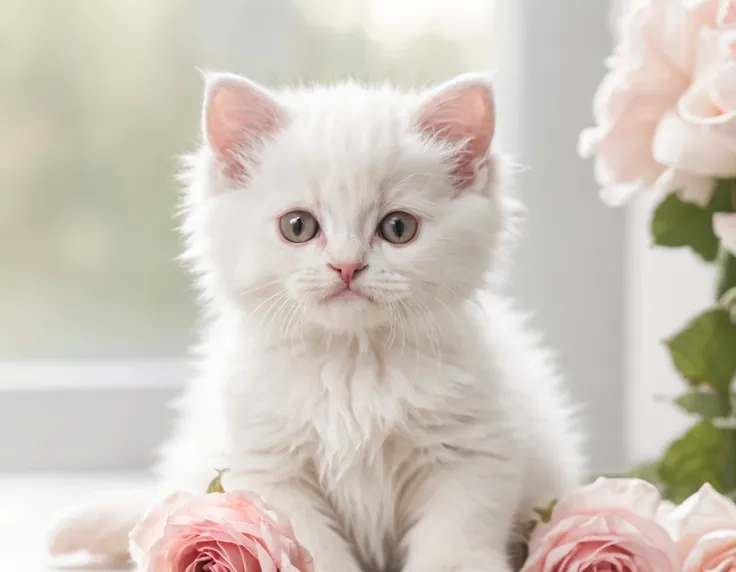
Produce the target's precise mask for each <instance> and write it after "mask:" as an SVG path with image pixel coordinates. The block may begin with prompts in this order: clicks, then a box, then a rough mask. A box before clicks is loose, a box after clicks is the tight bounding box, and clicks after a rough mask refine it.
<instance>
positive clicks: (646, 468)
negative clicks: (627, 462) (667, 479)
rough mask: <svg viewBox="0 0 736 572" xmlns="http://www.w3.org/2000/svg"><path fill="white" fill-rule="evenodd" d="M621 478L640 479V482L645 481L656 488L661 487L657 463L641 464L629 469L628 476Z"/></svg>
mask: <svg viewBox="0 0 736 572" xmlns="http://www.w3.org/2000/svg"><path fill="white" fill-rule="evenodd" d="M623 476H624V477H626V478H629V479H641V480H642V481H647V482H648V483H652V484H653V485H654V486H655V487H657V488H660V487H661V486H662V477H661V475H660V474H659V461H649V462H647V463H641V464H640V465H637V466H636V467H634V468H633V469H631V471H629V472H628V474H626V475H623Z"/></svg>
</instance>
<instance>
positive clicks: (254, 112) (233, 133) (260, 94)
mask: <svg viewBox="0 0 736 572" xmlns="http://www.w3.org/2000/svg"><path fill="white" fill-rule="evenodd" d="M205 82H206V85H205V97H204V106H203V107H204V108H203V111H202V131H203V134H204V138H205V142H206V143H207V145H208V146H209V148H210V149H211V150H212V153H213V154H214V156H215V160H216V161H218V162H219V163H220V164H221V165H222V168H223V171H224V173H225V175H227V176H228V177H230V178H238V177H242V176H244V175H246V174H247V173H245V164H244V160H245V158H246V157H247V155H248V153H249V151H250V150H251V149H252V148H253V147H254V146H255V145H257V144H258V143H259V142H260V141H262V140H263V139H264V138H265V137H268V136H269V135H273V134H274V133H276V132H277V131H278V130H279V129H280V128H281V127H282V125H283V122H284V120H285V116H286V114H285V112H284V110H283V109H282V108H281V106H280V105H279V103H278V102H277V101H276V99H275V97H274V96H273V95H271V94H270V93H269V92H268V91H267V90H266V89H265V88H263V87H260V86H259V85H257V84H255V83H253V82H251V81H249V80H247V79H245V78H242V77H239V76H236V75H232V74H224V73H217V74H206V75H205Z"/></svg>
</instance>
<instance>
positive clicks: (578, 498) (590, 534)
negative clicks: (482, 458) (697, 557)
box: [522, 479, 680, 572]
mask: <svg viewBox="0 0 736 572" xmlns="http://www.w3.org/2000/svg"><path fill="white" fill-rule="evenodd" d="M661 503H662V499H661V497H660V496H659V493H658V492H657V489H656V488H655V487H654V486H652V485H650V484H649V483H646V482H644V481H640V480H637V479H598V480H597V481H596V482H595V483H593V484H592V485H588V486H587V487H584V488H582V489H581V490H580V491H578V492H577V493H575V494H573V495H571V496H569V497H567V498H565V499H562V501H560V502H559V503H558V504H557V506H555V507H554V510H553V511H552V521H551V522H549V523H546V524H541V525H540V526H538V527H537V528H536V529H535V531H534V533H533V534H532V538H531V541H530V544H529V559H528V560H527V562H526V564H525V565H524V568H523V569H522V572H550V571H553V570H554V571H556V572H573V571H574V572H598V571H604V570H608V571H613V570H616V571H617V572H675V571H679V570H680V566H679V564H678V561H677V552H676V550H675V544H674V542H673V541H672V539H671V538H670V536H669V534H667V531H666V530H665V529H664V528H663V527H662V526H661V525H660V524H658V523H657V521H656V517H657V514H658V512H659V511H660V505H661Z"/></svg>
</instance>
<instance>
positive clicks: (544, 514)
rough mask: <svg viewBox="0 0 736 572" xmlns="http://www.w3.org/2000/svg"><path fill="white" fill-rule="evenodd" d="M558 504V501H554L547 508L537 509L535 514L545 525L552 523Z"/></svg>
mask: <svg viewBox="0 0 736 572" xmlns="http://www.w3.org/2000/svg"><path fill="white" fill-rule="evenodd" d="M557 502H558V501H557V500H553V501H552V502H551V503H549V505H547V506H546V507H545V508H535V509H534V512H536V513H537V515H538V516H539V520H541V521H542V522H543V523H545V524H546V523H548V522H550V521H551V520H552V511H553V510H554V509H555V506H557Z"/></svg>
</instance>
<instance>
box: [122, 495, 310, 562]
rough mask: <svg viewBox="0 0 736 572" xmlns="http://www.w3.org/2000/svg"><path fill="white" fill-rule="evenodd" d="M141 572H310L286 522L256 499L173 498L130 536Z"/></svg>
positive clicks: (234, 497)
mask: <svg viewBox="0 0 736 572" xmlns="http://www.w3.org/2000/svg"><path fill="white" fill-rule="evenodd" d="M130 545H131V555H132V556H133V559H134V561H135V562H136V564H137V565H138V567H139V568H138V569H139V570H140V571H141V572H193V571H195V570H208V571H211V572H281V571H284V572H287V571H288V572H313V567H312V559H311V557H310V555H309V553H308V552H307V551H306V550H305V549H304V548H303V547H302V546H301V545H300V544H299V543H298V542H297V541H296V539H295V537H294V533H293V531H292V529H291V526H290V525H289V524H288V521H287V520H286V519H285V518H284V517H283V516H282V515H280V514H278V513H276V512H274V511H273V510H271V509H270V508H268V507H266V506H265V505H264V504H263V502H262V501H261V500H260V499H259V498H258V497H257V496H255V495H252V494H249V493H242V492H228V493H215V494H209V495H200V496H194V495H189V494H186V493H176V494H174V495H172V496H170V497H169V498H167V499H166V500H165V501H164V502H163V503H162V504H160V505H159V506H158V507H156V508H155V509H154V510H153V511H152V512H151V513H150V514H148V516H146V517H145V518H144V519H143V520H142V521H141V522H140V523H138V525H137V526H136V527H135V529H134V530H133V531H132V532H131V534H130Z"/></svg>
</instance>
